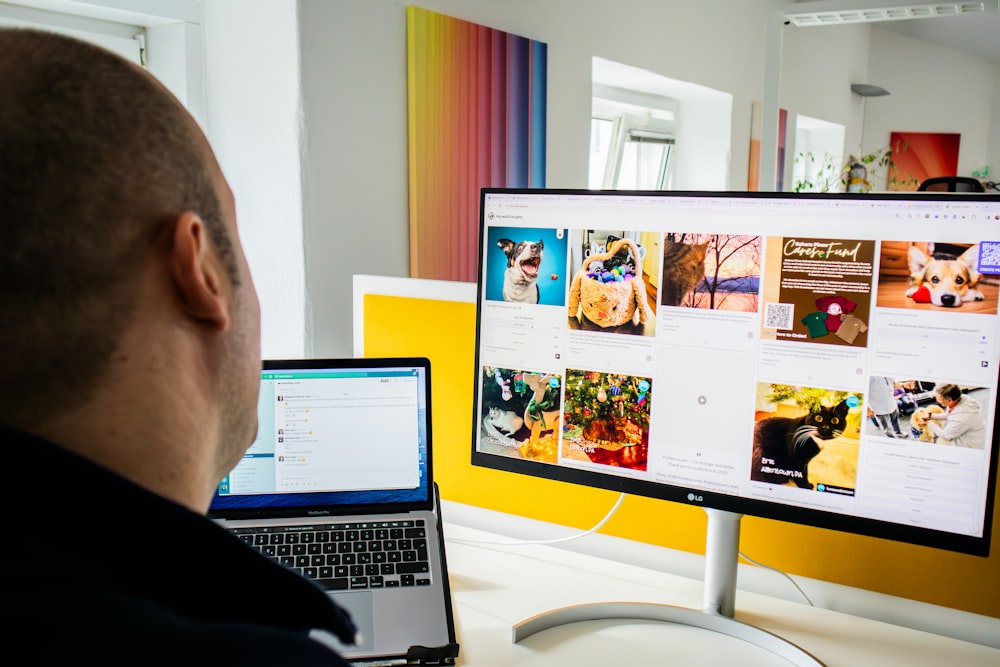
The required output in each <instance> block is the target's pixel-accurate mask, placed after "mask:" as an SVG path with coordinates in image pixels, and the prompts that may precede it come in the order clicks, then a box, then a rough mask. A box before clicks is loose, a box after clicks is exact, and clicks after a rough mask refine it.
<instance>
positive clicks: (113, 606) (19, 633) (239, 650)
mask: <svg viewBox="0 0 1000 667" xmlns="http://www.w3.org/2000/svg"><path fill="white" fill-rule="evenodd" d="M224 604H225V601H224V600H220V605H224ZM0 619H2V620H3V623H4V631H5V633H9V636H10V637H17V638H18V642H19V643H21V644H22V645H31V646H32V647H33V649H32V651H33V662H32V664H37V665H62V664H76V665H89V664H127V663H141V664H144V665H171V666H172V667H173V666H176V665H184V667H194V666H200V665H206V666H208V665H211V666H213V667H217V665H219V664H238V665H241V667H242V666H251V667H252V666H254V665H277V664H294V665H304V666H307V667H308V666H310V665H325V666H331V665H332V666H334V667H336V666H337V665H346V664H347V663H346V662H344V661H343V659H342V658H340V656H338V655H337V654H336V653H334V652H333V651H331V650H330V649H329V648H327V647H325V646H323V645H322V644H320V643H318V642H316V641H313V640H312V639H310V638H309V637H308V634H307V633H306V631H305V630H303V631H302V632H298V631H295V630H290V629H285V628H277V627H273V626H268V625H261V624H257V623H252V622H247V621H245V620H243V619H240V618H239V615H238V614H236V615H229V616H227V615H225V614H220V615H218V616H217V617H211V615H208V617H205V618H193V617H190V616H184V615H180V614H177V613H175V612H174V611H173V610H171V609H170V608H169V607H168V606H166V605H163V604H160V603H158V602H156V601H153V600H150V599H145V598H140V597H135V596H131V595H123V594H118V593H102V594H98V595H94V594H92V593H91V594H87V595H81V594H79V593H74V592H66V593H56V592H53V593H49V594H47V595H33V596H24V597H22V598H20V599H19V598H17V597H8V596H4V597H0Z"/></svg>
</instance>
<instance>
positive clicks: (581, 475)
mask: <svg viewBox="0 0 1000 667" xmlns="http://www.w3.org/2000/svg"><path fill="white" fill-rule="evenodd" d="M491 194H505V195H508V194H509V195H581V196H605V197H606V196H609V195H611V196H622V197H637V196H638V197H674V198H680V197H685V198H691V197H694V198H705V199H709V198H718V197H724V198H731V199H732V198H741V199H748V198H754V199H803V200H805V199H810V200H837V199H839V200H841V201H843V200H845V199H853V200H861V201H874V200H882V201H900V202H903V201H917V200H918V199H925V200H931V199H939V200H941V201H976V202H984V201H993V202H997V203H1000V195H990V194H985V195H984V194H974V193H948V192H905V193H904V192H899V193H864V194H861V193H849V194H842V193H793V192H751V191H708V190H705V191H687V190H685V191H678V190H665V191H649V190H643V191H637V190H587V189H571V188H495V187H488V188H482V189H481V191H480V199H479V225H478V233H479V236H478V238H479V239H480V242H479V248H478V274H477V282H476V287H477V292H476V340H475V343H474V350H475V369H474V370H475V378H476V381H475V383H474V394H473V417H472V421H473V422H475V421H476V415H477V414H478V409H477V407H476V406H478V405H479V402H480V381H479V378H480V374H481V368H482V362H481V359H480V352H481V350H480V341H481V336H482V312H483V295H484V289H483V280H484V273H483V272H484V268H485V263H484V256H483V253H484V248H485V244H484V243H483V242H482V239H483V238H484V236H483V235H484V233H485V231H486V227H487V225H486V220H485V216H484V210H485V201H486V197H487V196H488V195H491ZM998 316H1000V315H998ZM996 406H997V410H996V411H995V417H994V429H993V433H992V440H991V447H992V449H991V455H990V462H989V473H988V485H987V489H986V493H987V498H986V506H985V513H984V518H983V534H982V536H972V535H961V534H956V533H950V532H947V531H941V530H935V529H929V528H921V527H916V526H910V525H906V524H900V523H894V522H891V521H883V520H878V519H872V518H868V517H858V516H851V515H846V514H839V513H836V512H828V511H823V510H816V509H810V508H805V507H798V506H794V505H787V504H782V503H773V502H766V501H762V500H757V499H753V498H746V497H741V496H730V495H727V494H722V493H718V492H713V491H706V490H704V489H700V488H696V487H683V486H677V485H670V484H662V483H657V482H650V481H647V480H639V479H634V478H628V477H618V476H614V475H607V474H603V473H600V472H593V471H590V470H582V469H578V468H568V467H563V466H559V465H552V464H547V463H539V462H535V461H529V460H525V459H516V458H512V457H506V456H499V455H496V454H489V453H485V452H481V451H478V449H477V444H478V442H477V440H478V427H477V425H476V424H475V423H473V425H472V434H471V446H472V456H471V464H472V465H473V466H476V467H481V468H488V469H493V470H498V471H504V472H510V473H515V474H521V475H526V476H532V477H537V478H542V479H548V480H552V481H557V482H564V483H568V484H575V485H581V486H588V487H593V488H599V489H605V490H609V491H616V492H620V493H628V494H632V495H638V496H644V497H647V498H653V499H659V500H665V501H669V502H676V503H681V504H685V505H692V506H697V507H702V508H705V509H718V510H722V511H727V512H732V513H735V514H740V515H745V516H754V517H759V518H764V519H771V520H775V521H783V522H788V523H794V524H798V525H803V526H812V527H816V528H823V529H828V530H835V531H839V532H844V533H851V534H856V535H863V536H866V537H875V538H879V539H885V540H891V541H896V542H903V543H908V544H913V545H919V546H925V547H931V548H936V549H942V550H946V551H953V552H958V553H963V554H968V555H974V556H982V557H986V556H989V554H990V547H991V541H992V526H993V513H994V510H995V503H996V495H997V488H996V487H997V458H998V455H1000V419H997V415H996V412H1000V400H997V401H996Z"/></svg>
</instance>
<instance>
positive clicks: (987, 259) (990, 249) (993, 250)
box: [979, 241, 1000, 273]
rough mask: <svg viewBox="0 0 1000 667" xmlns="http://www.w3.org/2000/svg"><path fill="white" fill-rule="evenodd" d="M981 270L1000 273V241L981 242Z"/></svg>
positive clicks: (982, 271)
mask: <svg viewBox="0 0 1000 667" xmlns="http://www.w3.org/2000/svg"><path fill="white" fill-rule="evenodd" d="M979 272H980V273H1000V241H983V242H982V243H980V244H979Z"/></svg>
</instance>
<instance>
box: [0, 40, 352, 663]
mask: <svg viewBox="0 0 1000 667" xmlns="http://www.w3.org/2000/svg"><path fill="white" fill-rule="evenodd" d="M0 211H2V212H0V286H2V287H0V313H2V317H3V321H2V326H0V349H2V350H3V354H2V355H0V370H2V377H3V381H2V382H0V399H2V400H0V447H2V448H3V458H4V461H5V469H4V471H3V472H4V475H3V478H4V479H3V483H2V484H0V499H2V503H3V506H4V516H5V517H6V522H5V524H4V538H3V548H2V549H0V626H2V627H3V635H4V637H5V638H6V639H7V649H8V651H13V652H14V653H17V652H20V653H21V655H25V656H27V657H26V662H28V663H30V664H74V665H76V664H98V663H99V664H124V663H126V662H127V663H136V664H145V665H149V664H164V665H172V666H178V665H183V666H190V665H195V664H198V665H201V664H204V665H209V664H211V665H215V666H217V665H220V664H234V665H241V666H242V665H253V664H262V665H263V664H267V665H276V664H288V665H293V664H294V665H337V664H344V662H343V660H341V658H340V657H339V656H337V655H336V653H334V652H333V651H332V650H330V649H328V648H327V646H326V645H325V643H322V641H321V640H326V641H329V635H330V634H333V635H336V636H338V637H339V638H340V639H341V641H344V642H346V643H350V642H351V641H352V639H353V636H354V627H353V625H352V624H351V623H350V620H349V619H348V618H347V617H346V614H345V613H344V612H343V611H341V610H340V609H339V608H338V607H336V606H335V605H334V604H333V603H332V601H331V600H330V599H329V597H328V596H327V595H326V594H325V593H324V592H323V591H321V590H320V589H319V588H317V587H315V586H313V585H312V584H311V583H309V582H307V581H306V580H304V579H302V578H300V577H298V576H297V575H295V574H293V573H291V572H290V571H288V570H286V569H284V568H283V567H281V566H279V565H277V564H274V563H272V562H270V561H269V560H267V559H265V558H263V557H260V556H257V555H256V554H255V553H253V552H252V551H251V550H250V549H249V548H248V547H244V546H243V545H242V544H241V543H240V542H239V541H238V540H236V539H235V538H232V537H231V536H230V535H229V534H228V533H226V532H225V531H223V530H222V529H220V528H219V527H218V526H216V525H215V524H214V523H213V522H211V521H210V520H209V519H207V518H206V517H205V516H204V515H205V512H206V511H207V509H208V506H209V502H210V500H211V498H212V495H213V491H214V489H215V488H216V485H217V484H218V482H219V480H220V479H221V478H222V477H223V476H224V475H225V474H227V473H228V472H229V470H230V469H231V468H232V467H233V466H234V465H235V464H236V462H237V461H238V460H239V459H240V457H241V456H242V455H243V453H244V452H245V450H246V448H247V447H248V446H249V445H250V443H251V442H252V441H253V439H254V437H255V433H256V427H257V421H256V404H257V395H258V391H259V377H260V376H259V373H260V363H261V362H260V312H259V306H258V301H257V295H256V292H255V290H254V286H253V281H252V279H251V276H250V271H249V268H248V266H247V262H246V259H245V258H244V255H243V251H242V248H241V246H240V242H239V238H238V235H237V230H236V214H235V205H234V202H233V198H232V194H231V192H230V190H229V187H228V185H227V184H226V180H225V178H224V177H223V175H222V173H221V171H220V169H219V166H218V164H217V162H216V160H215V157H214V155H213V153H212V151H211V149H210V147H209V145H208V142H207V140H206V139H205V137H204V135H203V134H202V133H201V131H200V130H199V128H198V126H197V124H196V123H195V122H194V120H193V119H192V118H191V116H190V115H189V114H188V113H187V112H186V111H185V110H184V109H183V107H182V106H181V105H180V104H179V103H178V102H177V101H176V99H175V98H174V97H173V96H172V95H170V93H168V92H167V90H166V89H165V88H164V87H163V86H162V85H160V84H159V83H158V82H157V81H156V80H155V79H153V78H152V77H151V76H149V75H148V74H147V73H145V72H144V71H143V70H142V69H141V68H139V67H137V66H135V65H132V64H130V63H128V62H126V61H124V60H122V59H120V58H118V57H117V56H114V55H112V54H110V53H108V52H105V51H103V50H100V49H97V48H96V47H92V46H89V45H87V44H84V43H82V42H78V41H75V40H72V39H69V38H65V37H61V36H57V35H54V34H48V33H42V32H36V31H30V30H4V29H0ZM324 633H326V634H324ZM310 634H311V635H312V636H313V637H317V639H312V638H310Z"/></svg>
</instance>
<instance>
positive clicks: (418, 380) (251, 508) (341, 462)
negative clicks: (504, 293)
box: [209, 358, 431, 518]
mask: <svg viewBox="0 0 1000 667" xmlns="http://www.w3.org/2000/svg"><path fill="white" fill-rule="evenodd" d="M257 419H258V429H257V438H256V439H255V440H254V442H253V444H252V445H251V446H250V447H249V449H247V451H246V453H245V454H244V456H243V458H242V460H240V462H239V463H238V464H237V465H236V467H235V468H233V470H232V471H231V472H230V473H229V474H228V475H226V476H225V477H224V478H223V479H222V480H221V481H220V483H219V486H218V488H217V489H216V493H215V497H214V499H213V501H212V505H211V508H210V510H209V515H210V516H215V517H229V518H233V517H234V516H240V515H242V516H250V515H261V514H268V515H275V514H284V515H288V514H304V515H310V516H321V515H325V514H330V515H336V514H347V513H356V512H357V511H358V510H359V508H365V507H367V508H373V509H374V508H380V509H381V508H384V507H386V506H391V507H393V508H397V507H398V506H400V505H407V506H412V509H418V508H423V507H429V506H430V504H431V476H430V364H429V362H428V361H427V360H426V359H422V358H405V359H404V358H392V359H373V358H359V359H338V360H315V359H307V360H290V361H265V362H264V364H263V369H262V372H261V382H260V397H259V399H258V410H257Z"/></svg>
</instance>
